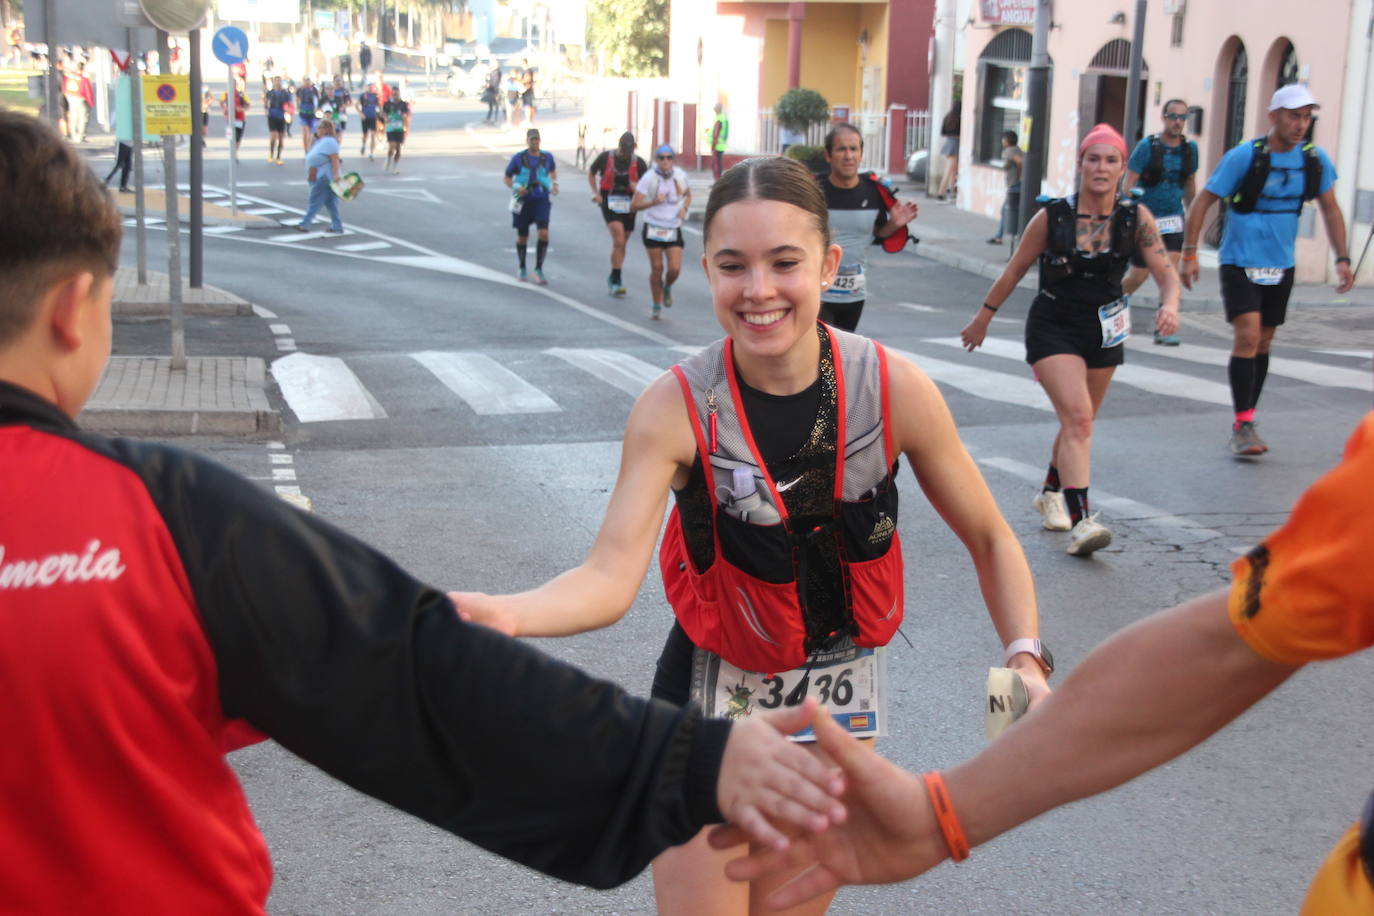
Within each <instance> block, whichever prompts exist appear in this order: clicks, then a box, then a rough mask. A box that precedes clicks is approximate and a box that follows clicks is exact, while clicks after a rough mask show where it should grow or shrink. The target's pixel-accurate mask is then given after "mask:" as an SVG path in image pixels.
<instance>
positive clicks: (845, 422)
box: [453, 157, 1052, 914]
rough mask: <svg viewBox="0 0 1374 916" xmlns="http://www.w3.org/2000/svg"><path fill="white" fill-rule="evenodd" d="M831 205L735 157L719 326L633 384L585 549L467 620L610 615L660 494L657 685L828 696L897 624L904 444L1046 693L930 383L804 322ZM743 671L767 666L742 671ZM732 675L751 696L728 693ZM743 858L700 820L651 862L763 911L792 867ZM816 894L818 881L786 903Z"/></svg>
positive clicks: (809, 317)
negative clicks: (634, 392)
mask: <svg viewBox="0 0 1374 916" xmlns="http://www.w3.org/2000/svg"><path fill="white" fill-rule="evenodd" d="M828 216H829V214H828V212H827V210H826V205H825V197H824V195H823V194H822V193H821V190H820V187H819V185H818V184H817V183H816V180H815V178H813V177H812V175H811V173H810V172H809V171H807V169H806V168H805V167H804V166H802V165H801V164H800V163H799V162H796V161H793V160H790V159H784V158H781V157H775V158H758V159H749V160H746V161H745V162H742V163H740V164H738V165H736V166H735V167H733V168H731V169H730V170H729V171H728V172H727V173H726V174H725V175H724V176H723V177H722V178H721V180H720V181H718V182H716V184H715V185H714V187H712V189H711V196H710V198H709V200H708V203H707V207H706V214H705V222H704V224H703V236H704V240H703V241H704V246H705V253H704V255H703V257H702V264H703V266H704V267H705V270H706V275H707V278H708V281H709V283H710V288H711V294H712V299H713V301H714V304H715V313H716V319H717V320H718V321H719V322H720V324H721V326H722V327H723V328H724V329H725V332H726V334H727V335H728V336H727V337H726V338H724V339H723V340H721V341H718V342H717V343H715V344H713V345H711V346H709V347H707V348H706V349H705V350H703V351H702V352H701V353H699V354H697V355H696V356H693V357H691V358H690V359H688V360H686V361H685V362H683V363H682V364H681V365H679V366H677V367H674V369H673V371H671V372H668V373H665V374H664V375H663V376H661V377H660V378H659V379H657V380H656V381H654V382H653V383H651V384H650V385H649V387H648V388H647V389H646V390H645V391H644V393H643V394H642V395H641V396H640V398H639V401H638V402H637V403H636V404H635V406H634V409H633V410H632V411H631V414H630V419H629V423H628V425H627V427H626V430H625V441H624V445H623V448H622V453H621V465H620V475H619V477H618V479H617V481H616V485H615V489H614V491H613V492H612V494H611V498H610V504H609V506H608V507H607V510H606V516H605V518H604V519H603V521H602V524H601V529H600V531H599V532H598V534H597V537H596V542H595V543H594V544H593V545H592V548H591V551H590V553H589V554H588V555H587V559H586V560H585V561H584V562H583V563H582V565H581V566H578V567H576V568H575V569H571V570H569V571H567V572H564V573H562V574H561V575H559V576H557V577H556V578H554V579H552V580H550V581H549V582H547V583H545V584H544V585H541V586H539V587H538V588H535V589H533V590H531V591H528V592H523V593H520V594H514V595H500V596H491V595H483V594H475V593H457V594H455V595H454V596H453V597H454V599H455V601H456V602H457V605H458V609H459V613H460V614H462V615H463V617H464V618H465V619H469V620H473V621H477V622H480V623H484V624H487V625H488V626H492V627H495V628H497V629H499V630H502V631H504V632H506V633H509V634H512V635H517V636H566V635H570V634H573V633H580V632H584V631H586V630H591V629H595V628H597V627H604V626H608V625H610V624H612V623H614V622H615V621H617V620H619V619H620V618H621V617H622V616H624V614H625V612H626V611H627V610H628V609H629V607H630V604H631V602H632V601H633V600H634V597H635V594H636V593H637V592H638V591H639V587H640V584H641V582H642V580H643V578H644V574H645V572H646V571H647V569H648V567H649V561H650V558H651V557H652V554H653V549H654V544H655V542H656V541H657V539H658V532H659V529H660V527H661V525H662V523H663V513H664V508H665V505H666V503H667V498H668V493H669V491H671V492H672V493H673V495H674V498H675V500H676V507H675V508H674V510H673V514H672V516H671V518H670V519H669V522H668V530H667V534H666V535H665V537H664V542H663V546H662V549H661V551H660V555H659V563H660V567H661V568H662V570H663V572H664V585H665V590H666V592H667V595H668V601H669V603H670V604H671V605H672V606H673V609H674V614H675V615H676V617H677V622H676V624H675V625H674V626H673V628H672V631H671V633H670V634H669V636H668V640H667V644H666V645H665V647H664V649H663V653H662V655H661V657H660V659H659V662H658V671H657V674H656V676H655V678H654V691H653V692H654V695H655V696H656V697H659V698H661V699H666V700H669V701H671V702H674V703H679V704H682V703H686V702H687V701H688V700H689V699H694V698H697V697H696V694H694V692H693V689H692V683H691V682H692V681H693V679H694V678H693V671H694V666H695V668H696V670H697V674H698V676H699V677H702V676H703V675H704V680H706V681H707V682H708V684H709V682H710V678H711V676H712V673H714V675H715V678H716V681H715V684H714V685H713V686H704V687H702V688H701V691H700V692H701V693H702V694H703V695H704V696H705V698H706V699H707V700H708V707H709V706H710V705H711V703H714V702H715V701H716V699H717V698H718V697H720V696H721V695H722V692H723V694H724V695H725V696H727V698H728V699H729V700H730V701H731V702H726V703H723V704H721V705H723V706H724V707H725V709H724V714H727V715H732V714H733V715H738V714H740V713H741V712H742V711H743V709H747V708H748V704H749V703H751V702H756V703H757V705H759V706H763V707H768V706H769V705H770V704H771V705H776V703H778V702H791V701H793V700H797V701H799V700H800V699H801V695H802V694H803V693H805V692H807V691H808V690H811V691H812V695H820V694H821V693H828V701H829V702H830V704H831V707H832V711H833V710H835V709H837V708H838V707H840V706H842V705H843V702H842V701H846V700H850V699H852V694H853V693H854V692H857V689H858V688H855V687H854V685H853V684H851V683H849V682H848V681H845V680H844V678H845V677H846V675H845V674H844V673H843V672H841V671H835V670H830V671H827V669H826V667H825V666H826V664H827V663H828V661H829V660H830V659H832V658H834V657H836V656H837V655H843V654H844V653H845V652H846V651H849V652H851V653H852V652H857V651H858V650H857V649H855V645H856V644H857V646H860V647H864V646H881V645H883V644H885V643H886V642H887V641H888V640H889V639H890V638H891V637H892V635H893V633H894V632H895V629H896V626H897V624H898V623H899V622H900V620H901V614H902V608H903V596H902V587H903V579H904V576H903V570H902V562H901V547H900V542H899V538H898V535H897V531H896V524H895V523H896V516H897V498H896V490H895V485H894V481H893V477H894V475H895V473H896V470H897V465H898V461H897V459H898V458H899V456H901V455H905V456H906V457H907V460H908V461H909V462H910V463H911V466H912V468H913V469H914V471H915V473H916V479H917V481H918V482H919V483H920V485H921V488H922V490H923V491H924V492H925V494H926V497H927V498H928V499H929V500H930V502H931V504H932V505H933V506H934V507H935V509H936V510H937V511H938V512H939V513H940V515H941V517H942V518H944V520H945V521H946V522H947V523H948V524H949V526H950V527H951V528H952V529H953V530H954V532H955V533H956V534H957V535H958V536H959V538H960V540H962V541H963V543H964V545H965V546H966V548H967V549H968V551H969V554H970V556H971V557H972V559H973V564H974V567H975V569H976V571H977V575H978V580H979V585H980V587H981V590H982V594H983V599H984V602H985V603H986V605H987V608H988V612H989V615H990V616H991V617H992V620H993V623H994V625H995V627H996V629H997V633H998V636H999V637H1000V638H1001V640H1002V644H1003V645H1004V646H1007V647H1008V648H1009V649H1010V650H1011V651H1010V652H1009V654H1008V657H1007V663H1008V664H1009V665H1010V666H1011V667H1013V668H1016V669H1017V670H1018V671H1019V672H1020V673H1021V675H1022V677H1023V678H1024V680H1025V682H1026V685H1027V688H1028V690H1029V692H1030V694H1031V698H1032V701H1033V702H1034V701H1037V700H1039V699H1040V698H1041V697H1043V696H1045V695H1047V694H1048V693H1049V687H1048V685H1047V684H1046V681H1045V676H1046V674H1047V673H1048V669H1049V665H1050V664H1052V663H1050V662H1049V661H1048V653H1043V652H1042V651H1041V647H1040V645H1039V643H1038V641H1037V640H1036V637H1037V635H1038V621H1037V614H1036V605H1035V592H1034V588H1033V586H1032V583H1031V576H1030V570H1029V568H1028V566H1027V564H1026V559H1025V555H1024V554H1023V553H1022V551H1021V547H1020V544H1019V543H1018V541H1017V539H1016V536H1015V535H1014V534H1013V533H1012V531H1011V529H1010V527H1009V526H1008V525H1007V523H1006V522H1005V520H1003V518H1002V516H1001V514H1000V513H999V511H998V509H997V505H996V503H995V502H994V501H993V499H992V495H991V494H990V493H989V492H988V489H987V486H986V484H985V483H984V482H983V478H982V476H981V475H980V474H979V472H978V468H977V466H976V465H975V464H974V463H973V460H972V459H971V458H970V457H969V455H968V453H967V452H966V451H965V450H964V447H963V445H962V443H961V442H960V440H959V435H958V433H957V431H956V430H955V427H954V422H953V420H952V418H951V417H950V414H949V411H948V409H947V408H946V406H945V402H944V400H943V399H942V398H941V396H940V393H939V390H938V389H937V388H936V387H935V385H934V384H933V383H932V382H931V381H930V379H929V378H927V377H926V375H925V374H924V373H922V372H921V371H920V370H919V369H918V368H916V366H914V365H913V364H911V363H910V362H907V361H906V360H904V359H901V358H899V357H897V356H893V355H890V354H887V353H886V352H885V351H884V350H883V349H882V348H881V347H879V346H878V345H877V344H875V343H873V342H872V341H870V340H868V339H867V338H864V337H860V336H858V335H856V334H849V333H846V332H842V331H837V330H834V329H832V328H829V327H827V326H826V325H824V324H822V323H820V322H819V321H818V320H817V316H818V315H819V314H820V307H821V303H820V294H821V290H822V289H823V288H824V287H825V286H826V285H827V284H828V283H829V282H830V281H831V280H832V279H833V277H834V275H835V271H836V269H837V268H838V266H839V261H840V248H839V246H836V245H832V244H830V240H829V232H828V228H827V227H828V223H829V219H828ZM837 442H842V443H846V447H845V448H844V449H843V450H840V449H837V447H836V443H837ZM840 451H843V452H844V454H843V455H840V454H838V453H839V452H840ZM1017 640H1020V642H1016V641H1017ZM876 658H877V659H881V658H882V656H881V655H879V656H877V657H876ZM877 664H881V662H880V661H879V662H877ZM731 666H734V667H731ZM802 669H805V670H802ZM744 672H764V673H768V674H766V675H765V674H755V675H752V678H753V680H749V678H750V677H751V676H750V675H748V674H745V673H744ZM812 679H814V680H812ZM823 680H824V681H825V682H826V687H827V688H828V689H827V690H822V681H823ZM874 680H875V681H876V680H878V679H876V678H875V679H874ZM813 682H814V689H812V688H809V687H808V686H807V684H809V683H813ZM841 682H844V684H845V686H844V687H841V686H840V684H841ZM746 683H750V684H753V685H754V687H753V688H752V689H754V693H753V694H752V697H751V696H749V695H748V694H747V693H746V692H745V691H744V690H739V691H736V690H733V689H732V688H733V687H735V686H736V685H737V684H738V685H739V686H741V687H743V685H744V684H746ZM799 683H800V684H801V685H802V686H801V689H800V690H797V685H798V684H799ZM783 685H786V689H785V690H783V689H781V688H782V687H783ZM716 688H719V689H716ZM773 691H776V694H777V695H776V696H774V695H773ZM794 692H795V693H794ZM783 693H787V694H788V696H787V698H786V699H785V700H784V699H783V698H782V694H783ZM823 699H824V698H823ZM874 699H875V702H876V698H874ZM732 703H733V704H734V705H732ZM870 708H879V707H878V706H872V707H870ZM708 711H709V709H708ZM718 714H719V713H718ZM850 726H851V729H853V728H854V722H853V721H850ZM739 854H740V850H738V849H736V850H729V851H725V852H720V851H716V850H712V849H711V848H710V847H709V846H708V845H707V843H706V836H705V833H704V832H703V833H702V834H701V835H699V836H698V837H697V838H696V839H695V840H693V841H692V842H690V843H687V844H685V845H683V846H680V847H677V848H675V849H670V850H668V851H667V852H665V853H663V854H662V855H661V856H659V858H658V859H656V860H655V862H654V887H655V894H656V897H657V902H658V908H659V911H660V912H662V913H667V914H678V913H741V914H742V913H746V912H761V911H762V901H763V899H764V897H765V896H766V895H767V893H768V891H769V890H771V889H772V888H774V887H776V886H778V884H780V883H782V882H783V881H785V880H788V879H790V878H791V877H792V876H791V875H788V876H786V877H785V878H782V879H780V880H778V881H773V882H769V883H767V884H763V883H762V882H760V883H759V884H757V885H755V886H752V887H751V886H750V885H745V884H735V883H732V882H730V881H729V880H728V879H726V878H725V877H724V874H723V869H724V863H725V862H727V861H729V860H730V859H731V858H736V857H738V855H739ZM828 905H829V898H828V897H827V898H825V899H824V900H822V901H820V902H819V903H816V902H813V903H812V904H809V905H808V907H806V908H803V909H801V910H798V911H797V912H808V913H814V912H823V911H824V910H825V908H826V907H827V906H828Z"/></svg>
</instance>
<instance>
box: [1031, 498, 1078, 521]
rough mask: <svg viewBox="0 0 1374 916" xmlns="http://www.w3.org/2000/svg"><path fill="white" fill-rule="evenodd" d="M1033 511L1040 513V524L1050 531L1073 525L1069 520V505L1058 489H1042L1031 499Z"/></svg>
mask: <svg viewBox="0 0 1374 916" xmlns="http://www.w3.org/2000/svg"><path fill="white" fill-rule="evenodd" d="M1031 505H1032V506H1034V507H1035V511H1036V512H1039V513H1040V524H1042V525H1044V526H1045V528H1047V529H1048V530H1050V531H1068V530H1069V529H1070V528H1072V527H1073V523H1072V522H1070V521H1069V507H1068V504H1067V503H1065V502H1064V494H1063V493H1061V492H1059V491H1058V490H1042V491H1041V492H1039V493H1037V494H1035V499H1033V500H1032V501H1031Z"/></svg>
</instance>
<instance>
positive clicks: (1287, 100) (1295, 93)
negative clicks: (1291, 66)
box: [1269, 83, 1321, 111]
mask: <svg viewBox="0 0 1374 916" xmlns="http://www.w3.org/2000/svg"><path fill="white" fill-rule="evenodd" d="M1308 105H1311V106H1312V107H1313V108H1321V106H1320V105H1318V104H1317V100H1316V99H1314V98H1312V93H1311V92H1309V91H1308V89H1307V87H1306V86H1304V85H1303V84H1302V83H1289V84H1288V85H1287V86H1281V87H1279V89H1278V91H1277V92H1275V93H1274V97H1273V98H1271V99H1270V100H1269V110H1270V111H1278V110H1279V109H1280V108H1290V109H1298V108H1306V107H1307V106H1308Z"/></svg>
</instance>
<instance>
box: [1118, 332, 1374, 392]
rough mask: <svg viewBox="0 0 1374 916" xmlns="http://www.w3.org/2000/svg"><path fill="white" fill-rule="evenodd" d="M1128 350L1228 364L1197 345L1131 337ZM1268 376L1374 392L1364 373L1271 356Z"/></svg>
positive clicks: (1223, 355) (1226, 356)
mask: <svg viewBox="0 0 1374 916" xmlns="http://www.w3.org/2000/svg"><path fill="white" fill-rule="evenodd" d="M1127 346H1129V347H1131V348H1132V349H1134V350H1141V351H1143V352H1150V353H1153V354H1155V355H1156V356H1167V357H1172V358H1173V359H1184V360H1188V361H1189V362H1194V363H1205V364H1207V365H1209V366H1226V365H1227V364H1228V363H1230V361H1231V352H1230V351H1229V350H1220V349H1217V348H1215V347H1199V346H1197V345H1196V344H1187V343H1183V344H1179V345H1178V346H1177V347H1157V346H1155V345H1154V343H1153V342H1152V341H1150V339H1149V338H1141V339H1140V340H1136V339H1135V338H1134V337H1132V338H1130V339H1129V340H1128V341H1127ZM1318 352H1330V351H1318ZM1345 352H1346V353H1347V354H1349V355H1360V351H1359V350H1347V351H1345ZM1338 355H1339V354H1338ZM1364 355H1369V354H1364ZM1269 374H1270V375H1279V376H1283V377H1284V378H1295V379H1297V380H1298V381H1301V382H1308V383H1310V384H1313V385H1323V386H1325V387H1327V388H1353V389H1355V390H1356V391H1369V390H1371V389H1374V376H1371V375H1370V374H1369V373H1368V372H1365V371H1363V370H1360V369H1347V368H1346V367H1344V366H1326V365H1323V364H1322V363H1313V362H1308V361H1307V360H1303V359H1289V358H1287V357H1283V356H1274V355H1272V354H1271V355H1270V357H1269Z"/></svg>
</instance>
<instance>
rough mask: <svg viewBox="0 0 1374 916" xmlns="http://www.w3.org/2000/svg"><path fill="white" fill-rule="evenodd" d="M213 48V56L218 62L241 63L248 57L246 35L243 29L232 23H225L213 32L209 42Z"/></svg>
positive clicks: (231, 64)
mask: <svg viewBox="0 0 1374 916" xmlns="http://www.w3.org/2000/svg"><path fill="white" fill-rule="evenodd" d="M210 46H211V47H212V48H214V51H215V57H216V58H218V59H219V61H220V63H223V64H229V65H230V66H233V65H234V64H241V63H243V62H244V60H245V59H247V57H248V36H247V35H246V34H244V31H243V29H240V28H236V27H234V26H232V25H226V26H224V27H223V28H221V29H220V30H219V31H217V32H215V38H214V41H212V42H211V43H210Z"/></svg>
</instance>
